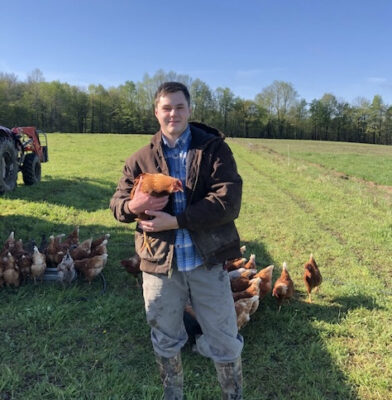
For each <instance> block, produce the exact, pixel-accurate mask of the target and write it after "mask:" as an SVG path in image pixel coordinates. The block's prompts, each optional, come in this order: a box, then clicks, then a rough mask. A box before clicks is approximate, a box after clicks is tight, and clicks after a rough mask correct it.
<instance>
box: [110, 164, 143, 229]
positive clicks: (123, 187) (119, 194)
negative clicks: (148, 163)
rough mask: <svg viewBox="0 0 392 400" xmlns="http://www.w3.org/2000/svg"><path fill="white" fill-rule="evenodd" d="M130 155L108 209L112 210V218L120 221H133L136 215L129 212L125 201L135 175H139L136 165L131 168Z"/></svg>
mask: <svg viewBox="0 0 392 400" xmlns="http://www.w3.org/2000/svg"><path fill="white" fill-rule="evenodd" d="M132 164H133V163H132V157H130V158H129V159H128V160H127V161H126V163H125V165H124V169H123V175H122V177H121V179H120V181H119V182H118V185H117V189H116V191H115V192H114V194H113V197H112V199H111V200H110V206H109V207H110V209H111V210H112V211H113V214H114V218H116V219H117V220H118V221H120V222H134V221H135V218H136V215H135V214H133V213H130V212H129V210H128V207H127V206H126V203H127V202H128V201H129V195H130V193H131V190H132V188H133V182H134V179H135V176H137V175H139V173H140V172H138V170H137V167H134V168H132V167H131V165H132Z"/></svg>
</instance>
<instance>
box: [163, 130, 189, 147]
mask: <svg viewBox="0 0 392 400" xmlns="http://www.w3.org/2000/svg"><path fill="white" fill-rule="evenodd" d="M191 137H192V134H191V128H190V127H189V125H188V126H187V127H186V129H185V131H184V132H182V133H181V135H180V136H179V137H178V138H177V139H176V141H175V142H174V147H184V146H187V145H188V144H189V143H190V141H191ZM162 141H163V144H164V145H165V147H167V148H173V147H170V144H169V142H168V140H167V139H166V137H165V135H164V134H162Z"/></svg>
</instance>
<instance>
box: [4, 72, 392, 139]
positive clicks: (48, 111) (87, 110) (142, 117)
mask: <svg viewBox="0 0 392 400" xmlns="http://www.w3.org/2000/svg"><path fill="white" fill-rule="evenodd" d="M173 80H175V81H180V82H183V83H184V84H186V85H187V86H188V87H189V89H190V93H191V97H192V109H193V115H192V118H193V120H197V121H200V122H204V123H207V124H209V125H212V126H214V127H216V128H218V129H220V130H221V131H223V132H224V133H225V134H226V135H227V136H233V137H234V136H235V137H249V138H276V139H313V140H332V141H350V142H364V143H373V144H388V145H390V144H392V106H391V105H388V104H385V103H384V102H383V99H382V97H381V96H379V95H375V96H374V97H373V99H372V100H371V101H370V100H368V99H366V98H358V99H356V100H355V102H354V104H349V103H347V102H346V101H344V100H342V99H338V98H336V97H335V96H334V95H333V94H331V93H326V94H324V95H323V96H322V97H321V98H320V99H313V100H312V101H311V102H310V103H309V102H307V101H306V100H305V99H302V98H300V96H299V94H298V93H297V91H296V90H295V88H294V87H293V85H292V84H291V83H289V82H284V81H274V82H273V83H272V84H271V85H269V86H267V87H265V88H263V89H262V90H261V91H260V93H258V94H257V95H256V96H255V98H254V99H253V100H248V99H242V98H240V97H238V96H236V95H235V94H234V93H233V92H232V91H231V89H230V88H227V87H226V88H221V87H218V88H217V89H215V90H212V89H211V88H210V87H209V86H208V85H207V84H206V83H205V82H203V81H201V80H200V79H192V78H191V77H190V76H188V75H181V74H177V73H175V72H168V73H166V72H164V71H162V70H159V71H157V72H156V73H155V74H154V75H153V76H150V75H148V74H146V75H145V76H144V78H143V80H142V81H140V82H133V81H126V82H125V83H124V84H122V85H119V86H118V87H109V88H105V87H103V86H102V85H89V86H88V88H87V89H85V88H81V87H78V86H73V85H70V84H68V83H62V82H59V81H52V82H46V81H45V79H44V77H43V74H42V72H41V71H40V70H38V69H37V70H34V71H33V72H32V73H31V74H30V76H29V77H28V78H27V79H26V80H25V81H20V80H19V79H18V78H17V76H16V75H14V74H7V73H0V125H4V126H8V127H13V126H27V125H34V126H36V127H38V128H39V129H42V130H44V131H46V132H82V133H104V132H110V133H154V132H155V131H156V130H157V129H158V124H157V121H156V119H155V117H154V113H153V97H154V93H155V91H156V89H157V88H158V86H159V85H160V84H161V83H162V82H165V81H173Z"/></svg>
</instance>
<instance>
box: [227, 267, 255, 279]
mask: <svg viewBox="0 0 392 400" xmlns="http://www.w3.org/2000/svg"><path fill="white" fill-rule="evenodd" d="M256 273H257V269H245V268H244V267H242V268H238V269H234V270H233V271H229V277H230V279H235V278H239V277H240V276H242V277H243V278H248V279H252V278H253V277H254V276H255V275H256Z"/></svg>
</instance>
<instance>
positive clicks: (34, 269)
mask: <svg viewBox="0 0 392 400" xmlns="http://www.w3.org/2000/svg"><path fill="white" fill-rule="evenodd" d="M30 269H31V276H32V277H33V279H34V283H36V281H37V278H39V279H42V277H43V275H44V273H45V270H46V259H45V254H43V253H40V252H39V250H38V247H37V246H34V253H33V263H32V264H31V268H30Z"/></svg>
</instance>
